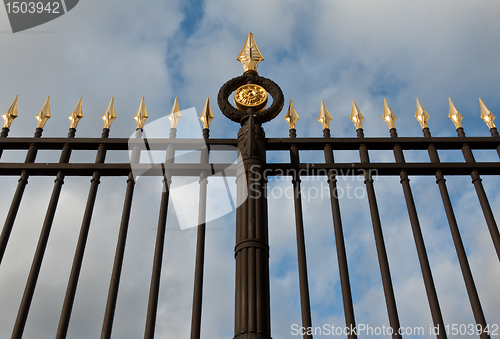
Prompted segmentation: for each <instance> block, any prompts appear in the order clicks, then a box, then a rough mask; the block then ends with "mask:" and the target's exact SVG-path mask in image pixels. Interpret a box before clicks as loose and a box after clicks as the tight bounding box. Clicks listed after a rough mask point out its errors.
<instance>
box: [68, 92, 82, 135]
mask: <svg viewBox="0 0 500 339" xmlns="http://www.w3.org/2000/svg"><path fill="white" fill-rule="evenodd" d="M81 118H83V113H82V98H81V97H80V101H78V104H77V105H76V107H75V109H74V110H73V112H71V114H70V115H69V117H68V119H69V121H71V125H70V126H69V128H76V126H77V125H78V122H80V119H81Z"/></svg>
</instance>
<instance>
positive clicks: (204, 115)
mask: <svg viewBox="0 0 500 339" xmlns="http://www.w3.org/2000/svg"><path fill="white" fill-rule="evenodd" d="M213 118H214V114H213V113H212V108H210V98H208V97H207V101H206V102H205V107H203V111H202V112H201V114H200V120H201V122H202V123H203V128H206V129H208V128H210V122H212V119H213Z"/></svg>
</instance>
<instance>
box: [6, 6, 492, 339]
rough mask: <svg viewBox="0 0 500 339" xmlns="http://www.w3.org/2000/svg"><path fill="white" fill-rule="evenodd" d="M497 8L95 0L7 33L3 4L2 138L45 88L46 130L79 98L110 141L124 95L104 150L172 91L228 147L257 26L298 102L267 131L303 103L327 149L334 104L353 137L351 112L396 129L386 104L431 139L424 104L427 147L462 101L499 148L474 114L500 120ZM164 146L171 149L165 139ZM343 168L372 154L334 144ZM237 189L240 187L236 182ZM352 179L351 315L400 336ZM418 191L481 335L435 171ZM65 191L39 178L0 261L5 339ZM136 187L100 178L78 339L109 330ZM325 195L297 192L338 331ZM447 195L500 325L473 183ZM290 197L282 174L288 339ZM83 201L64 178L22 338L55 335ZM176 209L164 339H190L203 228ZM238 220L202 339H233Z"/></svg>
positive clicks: (9, 192)
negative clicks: (420, 111) (231, 110)
mask: <svg viewBox="0 0 500 339" xmlns="http://www.w3.org/2000/svg"><path fill="white" fill-rule="evenodd" d="M499 11H500V3H498V2H495V1H482V0H478V1H473V2H472V1H461V0H453V1H452V0H449V1H445V0H443V1H438V2H436V1H432V2H431V1H427V0H424V1H419V2H418V3H417V2H410V1H396V0H387V1H384V2H380V1H367V0H366V1H326V0H325V1H293V0H289V1H285V0H276V1H274V0H273V1H262V0H257V1H252V2H240V1H238V2H237V1H229V0H219V1H211V0H207V1H173V0H169V1H162V2H160V1H157V2H152V1H149V2H143V1H129V0H121V1H118V0H108V1H95V0H94V1H92V0H88V1H80V2H79V3H78V5H77V6H76V7H75V8H74V9H72V10H71V11H70V12H68V13H67V14H65V15H63V16H61V17H59V18H57V19H55V20H53V21H51V22H48V23H46V24H43V25H41V26H38V27H35V28H32V29H30V30H26V31H23V32H19V33H15V34H13V33H12V31H11V28H10V25H9V22H8V18H7V14H6V11H4V10H3V9H0V41H1V49H0V60H1V63H0V78H1V79H2V81H0V109H3V110H4V111H6V110H7V109H8V108H9V106H10V105H11V103H12V101H13V100H14V98H15V96H16V95H19V102H18V115H19V117H18V118H17V119H16V120H15V121H14V122H13V124H12V126H11V131H10V134H9V137H21V136H22V137H27V136H31V135H33V133H34V130H35V128H36V120H35V115H36V114H37V113H38V111H39V110H40V109H41V107H42V105H43V103H44V102H45V100H46V98H47V96H48V95H50V109H51V114H52V118H51V119H50V120H49V121H48V122H47V123H46V125H45V128H44V132H43V136H44V137H64V136H66V134H67V129H68V128H69V122H68V120H67V116H68V115H69V114H70V113H71V112H72V110H73V109H74V107H75V106H76V104H77V103H78V100H79V99H80V97H83V115H84V118H83V119H82V120H81V121H80V123H79V125H78V129H77V134H76V136H77V137H99V136H100V134H101V131H102V130H101V128H102V126H103V125H102V120H101V115H102V114H103V113H104V112H105V110H106V108H107V107H108V104H109V101H110V99H111V97H114V101H115V109H116V114H117V119H116V120H115V121H114V122H113V124H112V126H111V132H110V137H129V136H130V135H132V134H133V133H134V130H135V121H134V120H133V116H134V114H135V113H136V111H137V109H138V108H139V104H140V101H141V98H142V97H143V96H144V98H145V104H146V108H147V112H148V114H149V119H148V122H153V121H156V120H158V119H160V118H162V117H165V116H166V115H167V114H169V113H170V110H171V107H172V105H173V102H174V99H175V97H178V100H179V105H180V108H181V110H188V109H192V108H194V109H195V110H196V111H197V112H198V114H199V113H200V112H201V110H202V109H203V106H204V104H205V100H206V98H207V97H209V98H210V101H211V105H212V106H211V107H212V110H213V112H214V115H215V118H214V120H213V121H212V124H211V126H210V135H211V137H214V138H235V137H236V135H237V131H238V125H237V124H235V123H233V122H232V121H230V120H229V119H227V118H225V117H224V116H223V115H222V114H221V112H220V110H219V109H218V107H217V105H216V101H217V100H216V99H217V93H218V91H219V88H220V87H221V86H222V85H223V84H224V83H225V82H226V81H227V80H229V79H231V78H233V77H236V76H239V75H241V74H242V72H243V69H242V67H241V64H240V63H239V62H238V61H237V60H236V58H237V56H238V54H239V53H240V51H241V48H242V47H243V44H244V42H245V39H246V36H247V34H248V32H252V33H253V34H254V37H255V40H256V42H257V45H258V47H259V50H260V52H261V53H262V55H263V56H264V58H265V60H264V61H263V62H261V63H260V64H259V68H258V70H259V74H260V75H262V76H264V77H267V78H270V79H272V80H273V81H274V82H276V83H277V84H278V85H279V86H280V87H281V89H282V90H283V93H284V96H285V107H284V110H283V111H282V112H281V113H280V115H279V116H278V117H277V118H275V119H274V120H273V121H271V122H269V123H266V124H265V125H264V129H265V131H266V136H268V137H287V136H288V125H287V124H286V122H285V120H284V116H285V114H286V109H287V108H288V102H289V100H290V99H293V103H294V106H295V109H296V110H297V113H298V114H299V116H300V120H299V121H298V123H297V134H298V136H299V137H321V136H322V127H321V125H320V124H319V123H318V122H317V117H318V115H319V111H320V102H321V100H323V101H324V103H325V105H326V107H327V108H328V110H329V112H330V114H331V115H332V117H333V119H332V122H331V125H330V129H331V133H332V136H333V137H340V136H343V137H355V136H356V132H355V127H354V125H353V124H352V122H351V121H350V120H349V114H350V112H351V105H352V100H353V99H354V100H355V101H356V103H357V105H358V107H359V109H360V111H361V112H362V114H363V115H364V116H365V120H364V123H363V128H364V131H365V135H366V136H370V137H386V136H389V131H388V127H387V125H386V123H385V122H384V121H383V120H382V118H381V117H382V112H383V107H384V106H383V102H384V101H383V99H384V98H386V99H387V101H388V103H389V105H390V107H391V108H392V110H393V112H394V113H395V115H396V116H397V117H398V120H397V121H396V127H397V129H398V133H399V135H400V136H415V137H416V136H421V128H420V125H419V124H418V122H417V121H416V120H415V119H414V115H415V109H416V98H417V97H418V98H419V99H420V102H421V103H422V105H423V107H424V108H425V109H426V111H427V112H428V113H429V115H430V120H429V127H430V130H431V132H432V134H433V136H442V137H452V136H456V131H455V127H454V125H453V123H452V122H451V121H450V119H448V117H447V115H448V97H451V99H452V100H453V102H454V104H455V106H456V107H457V109H458V110H459V111H460V113H461V114H462V115H463V116H464V119H463V121H462V123H463V126H464V129H465V133H466V134H467V135H468V136H484V137H487V136H490V134H489V130H488V127H487V126H486V124H485V123H484V122H483V121H482V120H480V118H479V117H480V107H479V101H478V98H482V100H483V101H484V103H485V104H486V106H487V107H488V108H489V109H490V110H491V111H492V112H493V113H494V114H497V115H498V113H497V112H500V98H499V96H498V88H500V67H499V62H500V44H499V41H500V22H499V21H498V18H497V17H498V13H499ZM1 113H2V114H3V112H1ZM188 116H191V118H188ZM196 123H197V122H196V121H195V119H192V115H189V114H186V118H184V120H183V119H181V121H180V122H179V125H178V137H179V138H183V137H199V136H201V129H198V128H199V123H198V125H196ZM146 133H147V132H146ZM157 133H160V134H161V130H160V131H159V132H157ZM159 136H160V137H167V136H168V127H167V128H165V129H164V135H159ZM112 153H113V152H109V155H108V157H107V160H108V161H112V162H127V161H128V154H127V152H125V151H124V152H115V153H113V154H112ZM474 155H475V157H476V160H478V161H495V162H496V161H499V159H498V155H497V153H496V152H495V151H474ZM322 156H323V155H322V152H319V153H318V152H302V153H301V161H303V162H307V161H310V162H323V161H324V159H323V158H322ZM334 156H335V159H336V161H339V162H358V161H359V155H358V154H357V152H351V151H338V152H337V151H336V152H335V153H334ZM440 156H441V159H442V161H457V162H462V161H463V157H462V155H461V153H460V152H459V151H441V152H440ZM24 157H25V152H20V151H4V153H3V155H2V158H1V161H2V162H8V161H24ZM370 157H371V160H372V161H393V159H394V158H393V155H392V152H390V151H371V152H370ZM405 157H406V160H407V161H421V162H427V161H428V156H427V152H425V151H417V152H412V153H410V152H405ZM58 158H59V153H58V152H55V151H40V152H39V154H38V156H37V162H54V161H58ZM94 159H95V152H83V151H78V152H76V151H75V152H73V155H72V158H71V161H73V162H93V161H94ZM269 159H270V161H276V162H280V161H284V162H286V161H289V157H288V154H287V153H286V152H273V153H272V154H270V155H269ZM219 179H220V178H218V179H214V180H213V182H216V181H217V180H219ZM229 179H230V180H228V182H229V185H230V190H231V191H232V192H233V193H234V189H235V187H234V186H235V185H234V182H233V180H232V179H231V178H229ZM359 179H360V178H357V177H340V178H339V181H338V185H339V187H342V188H343V189H344V190H345V191H346V192H347V190H348V188H349V187H350V188H351V189H352V192H358V196H352V195H351V196H350V197H349V196H347V194H346V196H343V197H341V199H340V207H341V212H342V222H343V228H344V233H345V242H346V250H347V257H348V263H349V270H350V279H351V282H352V293H353V300H354V311H355V316H356V322H357V323H358V324H367V325H370V326H372V327H376V326H380V327H381V326H383V325H385V326H387V325H388V318H387V312H386V309H385V301H384V295H383V291H382V283H381V278H380V271H379V268H378V262H377V259H376V251H375V243H374V238H373V231H372V226H371V220H370V216H369V210H368V201H367V197H366V193H365V191H364V185H363V182H362V181H360V180H359ZM410 179H411V181H410V184H411V185H412V190H413V194H414V198H415V203H416V207H417V210H418V212H419V219H420V224H421V227H422V232H423V236H424V241H425V243H426V246H427V251H428V255H429V261H430V264H431V268H432V272H433V277H434V280H435V284H436V290H437V293H438V298H439V301H440V304H441V309H442V313H443V317H444V321H445V323H447V324H450V325H451V324H458V325H460V324H465V325H468V324H474V318H473V315H472V312H471V308H470V305H469V302H468V297H467V293H466V290H465V285H464V283H463V279H462V276H461V272H460V268H459V265H458V261H457V257H456V252H455V249H454V246H453V242H452V239H451V234H450V230H449V227H448V224H447V221H446V216H445V213H444V209H443V206H442V202H441V199H440V196H439V191H438V187H437V185H436V184H435V178H434V177H427V176H425V177H424V176H423V177H411V178H410ZM482 179H483V185H484V187H485V190H486V193H487V195H488V198H489V201H490V204H491V207H492V209H493V213H494V215H495V217H496V219H497V220H498V219H499V218H500V193H499V192H500V190H499V188H500V180H499V179H498V178H495V177H492V176H482ZM17 180H18V178H17V177H4V178H1V185H2V186H1V187H2V191H1V192H2V193H1V194H0V215H1V216H2V217H5V216H6V215H7V211H8V208H9V206H10V202H11V199H12V197H13V195H14V191H15V188H16V185H17ZM53 180H54V178H52V177H32V178H30V179H29V184H28V186H27V188H26V192H25V194H24V197H23V200H22V203H21V207H20V210H19V213H18V216H17V219H16V222H15V224H14V229H13V231H12V235H11V238H10V240H9V244H8V247H7V250H6V252H5V256H4V258H3V261H2V264H1V266H0V305H1V306H0V337H1V338H8V337H9V336H10V334H11V331H12V328H13V324H14V321H15V317H16V314H17V310H18V307H19V306H18V305H19V303H20V300H21V297H22V293H23V290H24V285H25V281H26V277H27V276H28V273H29V268H30V265H31V261H32V258H33V253H34V250H35V247H36V243H37V241H38V236H39V232H40V229H41V226H42V222H43V218H44V215H45V211H46V209H47V204H48V201H49V198H50V193H51V190H52V186H53ZM125 181H126V179H125V178H102V180H101V184H100V186H99V191H98V195H97V202H96V207H95V210H94V215H93V220H92V224H91V229H90V234H89V239H88V243H87V248H86V252H85V258H84V262H83V267H82V272H81V278H80V282H79V286H78V291H77V295H76V299H75V304H74V307H73V313H72V320H71V322H70V326H69V331H68V338H75V339H80V338H82V339H86V338H93V337H98V336H99V335H100V331H101V326H102V317H103V314H104V308H105V303H106V296H107V290H108V287H109V279H110V274H111V268H112V264H113V256H114V251H115V246H116V240H117V234H118V227H119V224H120V217H121V210H122V205H123V199H124V194H125V187H126V184H125ZM219 181H220V180H219ZM325 185H327V184H326V180H325V178H310V179H308V180H306V179H304V180H303V181H302V186H303V187H304V193H303V210H304V227H305V237H306V246H307V260H308V269H309V283H310V292H311V306H312V314H313V325H314V326H323V325H324V324H335V325H336V326H343V325H344V315H343V307H342V297H341V292H340V282H339V275H338V268H337V258H336V251H335V246H334V242H335V239H334V236H333V225H332V218H331V210H330V201H329V196H328V194H327V192H326V193H325V192H324V191H323V188H324V187H325ZM447 185H448V189H449V191H450V196H451V199H452V202H453V206H454V210H455V214H456V217H457V220H458V224H459V228H460V231H461V234H462V237H463V240H464V244H465V247H466V251H467V255H468V259H469V262H470V265H471V269H472V273H473V275H474V279H475V282H476V286H477V289H478V293H479V297H480V299H481V302H482V306H483V310H484V313H485V316H486V320H487V321H488V322H489V323H490V324H498V325H500V309H499V308H498V305H500V294H499V293H498V285H499V283H500V264H499V262H498V260H497V257H496V253H495V251H494V248H493V244H492V241H491V238H490V235H489V232H488V229H487V226H486V223H485V221H484V217H483V215H482V212H481V209H480V206H479V203H478V199H477V196H476V193H475V191H474V188H473V185H472V184H471V180H470V177H468V176H460V177H447ZM290 186H291V182H290V178H289V177H277V178H273V179H272V180H270V183H269V193H270V195H269V196H270V198H269V216H268V217H269V233H270V234H269V236H270V246H271V256H270V274H271V319H272V336H273V337H275V338H294V337H296V336H294V335H293V334H292V331H291V327H292V325H293V324H300V322H301V316H300V301H299V286H298V273H297V252H296V241H295V222H294V220H293V200H292V199H290V198H289V197H287V196H286V195H285V192H286V189H287V188H289V187H290ZM211 187H213V188H211ZM88 188H89V178H84V177H68V178H66V179H65V184H64V186H63V190H62V193H61V198H60V202H59V205H58V209H57V213H56V216H55V220H54V224H53V226H52V231H51V234H50V239H49V243H48V246H47V250H46V253H45V257H44V261H43V266H42V270H41V273H40V277H39V279H38V285H37V288H36V291H35V294H34V298H33V302H32V307H31V310H30V314H29V317H28V321H27V324H26V328H25V332H24V333H25V336H24V338H37V339H38V338H53V337H54V336H55V333H56V331H57V325H58V321H59V316H60V311H61V307H62V302H63V298H64V293H65V290H66V284H67V279H68V276H69V272H70V268H71V263H72V258H73V254H74V248H75V244H76V241H77V238H78V232H79V228H80V224H81V218H82V216H83V211H84V208H85V202H86V198H87V194H88ZM218 188H220V185H219V186H218V185H216V184H213V185H210V184H209V191H208V194H209V198H208V201H209V210H213V211H219V210H222V209H223V207H222V206H221V201H222V199H226V200H227V197H228V196H227V192H224V191H220V190H219V189H218ZM356 188H359V189H358V190H357V191H356V190H355V189H356ZM375 191H376V194H377V200H378V206H379V210H380V217H381V220H382V228H383V232H384V237H385V242H386V246H387V252H388V257H389V264H390V269H391V274H392V278H393V283H394V289H395V295H396V303H397V306H398V310H399V315H400V322H401V325H402V326H404V327H413V326H422V327H424V328H425V329H426V333H425V335H424V336H423V338H430V337H431V336H430V335H429V332H428V328H429V325H430V324H431V322H432V321H431V317H430V312H429V307H428V303H427V298H426V295H425V290H424V287H423V281H422V275H421V273H420V268H419V264H418V258H417V255H416V251H415V247H414V241H413V238H412V234H411V228H410V224H409V220H408V214H407V211H406V206H405V204H404V202H403V192H402V189H401V185H400V184H399V178H398V177H376V178H375ZM315 192H322V193H318V194H317V195H315ZM224 194H226V195H224ZM181 196H182V197H181V198H179V199H178V200H177V201H178V204H177V205H175V202H174V204H173V205H174V206H170V207H169V215H168V219H167V229H168V231H167V236H166V242H165V252H164V265H163V270H162V278H161V290H160V298H159V308H158V317H157V326H156V337H157V338H177V337H181V336H183V337H187V336H188V335H189V332H190V321H191V304H192V288H193V285H192V284H193V271H194V255H195V254H194V253H195V251H194V250H195V244H196V228H195V227H190V228H188V229H185V230H180V227H179V226H180V225H179V224H180V222H179V220H180V218H181V216H182V215H185V214H192V213H191V212H190V210H189V204H187V203H186V202H189V203H190V204H193V202H195V203H196V202H197V199H198V198H197V192H196V189H195V190H194V191H189V192H188V190H186V191H185V193H183V194H181ZM159 204H160V195H159V194H158V192H155V191H154V190H152V191H151V190H147V189H136V191H135V193H134V202H133V206H132V215H131V220H130V227H129V234H128V240H127V247H126V252H125V261H124V267H123V271H122V282H121V285H120V291H119V295H118V303H117V310H116V314H115V326H114V329H113V338H118V339H122V338H124V339H127V338H140V337H142V336H143V332H144V324H145V317H146V309H147V298H148V290H149V282H150V276H151V267H152V261H153V252H154V243H155V237H156V227H157V218H158V206H159ZM226 207H227V206H226ZM224 208H225V207H224ZM196 209H197V208H196ZM224 213H226V212H224ZM234 220H235V213H234V211H233V212H230V213H227V214H224V215H223V216H221V217H220V218H216V219H213V220H210V222H209V223H208V228H209V230H208V232H207V238H206V262H205V286H204V304H203V320H202V337H203V338H206V339H211V338H220V337H228V338H229V337H232V336H233V316H234V315H233V313H234V292H233V291H234V257H233V251H234V239H235V235H234ZM499 331H500V329H499ZM498 333H500V332H498ZM360 337H365V338H366V337H370V336H367V335H363V336H361V335H360ZM374 337H379V336H374ZM406 337H415V338H417V337H418V336H406ZM464 337H467V336H464ZM471 337H472V336H471Z"/></svg>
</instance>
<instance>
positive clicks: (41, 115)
mask: <svg viewBox="0 0 500 339" xmlns="http://www.w3.org/2000/svg"><path fill="white" fill-rule="evenodd" d="M49 101H50V95H49V96H48V97H47V100H45V103H44V104H43V107H42V109H41V110H40V112H38V114H37V115H36V120H38V124H37V125H36V127H37V128H43V126H44V125H45V123H46V122H47V120H49V118H50V107H49V106H50V103H49Z"/></svg>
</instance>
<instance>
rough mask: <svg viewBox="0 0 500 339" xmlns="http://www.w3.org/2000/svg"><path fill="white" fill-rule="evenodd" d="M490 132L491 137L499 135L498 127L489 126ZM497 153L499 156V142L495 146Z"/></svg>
mask: <svg viewBox="0 0 500 339" xmlns="http://www.w3.org/2000/svg"><path fill="white" fill-rule="evenodd" d="M490 133H491V136H492V137H494V138H495V137H500V134H498V129H497V128H496V127H493V128H490ZM497 153H498V156H499V157H500V144H498V146H497Z"/></svg>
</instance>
